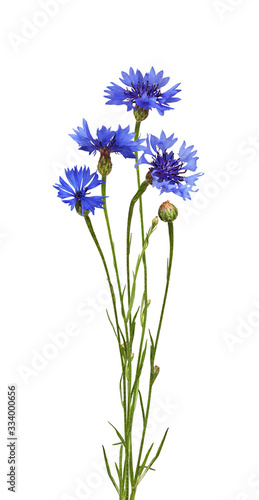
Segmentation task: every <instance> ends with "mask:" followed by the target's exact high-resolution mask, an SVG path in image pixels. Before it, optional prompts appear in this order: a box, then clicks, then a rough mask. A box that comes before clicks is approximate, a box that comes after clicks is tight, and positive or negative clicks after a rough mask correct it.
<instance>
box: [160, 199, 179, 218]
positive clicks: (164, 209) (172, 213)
mask: <svg viewBox="0 0 259 500" xmlns="http://www.w3.org/2000/svg"><path fill="white" fill-rule="evenodd" d="M158 215H159V217H160V219H161V220H162V221H164V222H173V221H174V220H175V219H176V217H177V215H178V210H177V208H176V207H175V206H174V205H173V204H172V203H170V202H169V201H168V200H167V201H165V202H164V203H162V205H161V206H160V207H159V210H158Z"/></svg>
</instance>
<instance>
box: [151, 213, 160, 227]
mask: <svg viewBox="0 0 259 500" xmlns="http://www.w3.org/2000/svg"><path fill="white" fill-rule="evenodd" d="M158 221H159V218H158V217H157V215H156V217H154V219H153V220H152V229H155V227H156V226H157V224H158Z"/></svg>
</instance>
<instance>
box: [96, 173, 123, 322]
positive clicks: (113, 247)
mask: <svg viewBox="0 0 259 500" xmlns="http://www.w3.org/2000/svg"><path fill="white" fill-rule="evenodd" d="M102 180H103V181H104V182H103V184H102V185H101V192H102V196H103V197H104V198H105V197H106V184H107V177H104V176H103V177H102ZM103 207H104V216H105V221H106V225H107V230H108V235H109V240H110V246H111V251H112V256H113V265H114V269H115V274H116V280H117V285H118V290H119V296H120V302H121V312H122V317H123V319H124V321H125V318H126V315H125V309H124V303H123V294H122V290H121V283H120V276H119V270H118V264H117V258H116V252H115V245H114V242H113V239H112V232H111V226H110V221H109V215H108V207H107V201H106V199H104V205H103Z"/></svg>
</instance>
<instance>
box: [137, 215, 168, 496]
mask: <svg viewBox="0 0 259 500" xmlns="http://www.w3.org/2000/svg"><path fill="white" fill-rule="evenodd" d="M168 234H169V259H168V262H167V275H166V286H165V292H164V298H163V303H162V309H161V314H160V319H159V324H158V329H157V334H156V340H155V343H154V350H153V355H152V359H153V360H154V357H155V354H156V350H157V344H158V340H159V335H160V331H161V326H162V321H163V317H164V311H165V305H166V299H167V295H168V289H169V283H170V277H171V270H172V262H173V250H174V227H173V223H172V222H168ZM153 369H154V366H153V364H151V366H150V379H149V390H148V399H147V407H146V412H145V419H144V424H143V431H142V437H141V443H140V448H139V455H138V461H137V466H136V472H135V478H134V482H135V483H136V481H137V480H138V472H139V467H140V462H141V457H142V451H143V446H144V441H145V436H146V430H147V422H148V417H149V411H150V403H151V395H152V386H153ZM132 498H134V497H132ZM131 500H132V499H131Z"/></svg>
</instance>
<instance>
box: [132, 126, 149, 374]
mask: <svg viewBox="0 0 259 500" xmlns="http://www.w3.org/2000/svg"><path fill="white" fill-rule="evenodd" d="M140 124H141V122H138V121H136V124H135V137H134V140H137V139H138V138H139V131H140ZM135 155H136V163H137V162H138V152H136V153H135ZM136 170H137V183H138V188H140V172H139V166H137V167H136ZM139 215H140V224H141V237H142V245H143V246H144V241H145V230H144V219H143V204H142V197H140V198H139ZM142 260H143V268H144V296H143V299H144V300H143V302H144V315H143V322H142V332H141V339H140V346H139V354H138V361H137V369H136V374H137V373H138V369H139V364H140V360H141V355H142V348H143V342H144V337H145V331H146V322H147V261H146V254H145V252H144V254H143V257H142Z"/></svg>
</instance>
